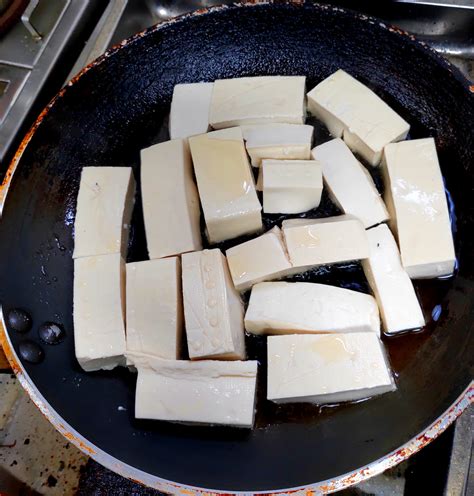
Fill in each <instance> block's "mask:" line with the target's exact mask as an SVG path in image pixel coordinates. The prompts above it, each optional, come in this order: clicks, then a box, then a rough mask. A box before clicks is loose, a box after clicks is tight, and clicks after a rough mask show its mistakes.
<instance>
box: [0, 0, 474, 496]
mask: <svg viewBox="0 0 474 496" xmlns="http://www.w3.org/2000/svg"><path fill="white" fill-rule="evenodd" d="M271 4H276V5H277V6H278V5H283V6H285V5H286V6H294V7H301V8H303V7H304V8H308V7H310V8H314V9H315V10H331V11H333V12H342V13H344V14H346V15H351V16H353V17H354V18H356V19H358V20H361V21H365V22H369V23H371V24H378V25H379V27H380V28H382V29H386V30H388V31H391V32H393V33H395V34H397V35H399V36H403V37H405V38H408V39H409V40H410V41H411V42H412V43H414V44H415V45H416V46H417V47H418V49H421V50H424V51H425V52H426V53H427V54H429V55H430V56H431V57H433V58H436V59H437V61H438V63H441V64H442V65H444V66H445V68H446V69H447V70H449V71H450V72H451V73H452V74H453V76H454V77H455V78H456V79H457V80H458V81H459V82H460V83H461V84H462V85H463V86H465V88H466V91H467V94H468V93H469V92H471V93H473V94H474V85H473V84H471V82H470V81H469V80H467V79H466V78H465V77H464V75H463V74H462V73H461V72H460V70H459V69H457V68H456V67H455V66H453V65H452V64H451V63H450V62H449V61H447V60H446V59H445V58H443V57H442V56H441V55H439V54H438V53H437V52H436V51H435V50H434V49H432V48H431V47H430V46H428V45H427V44H426V43H424V42H422V41H419V40H417V39H416V37H415V36H414V35H412V34H410V33H408V32H406V31H403V30H402V29H400V28H398V27H396V26H393V25H390V24H388V23H385V22H383V21H382V20H380V19H378V18H376V17H372V16H368V15H366V14H362V13H359V12H356V11H353V10H351V9H346V8H341V7H335V6H332V5H323V4H317V3H315V4H311V5H308V4H304V3H303V2H302V1H301V0H287V1H285V2H281V1H279V0H264V1H260V0H248V1H244V2H241V3H235V4H232V5H217V6H213V7H210V8H207V9H200V10H197V11H194V12H190V13H185V14H183V15H180V16H177V17H175V18H172V19H169V20H167V21H164V22H161V23H158V24H155V25H154V26H151V27H148V28H146V29H145V30H143V31H141V32H139V33H136V34H134V35H132V36H131V37H129V38H127V39H125V40H123V41H121V42H120V43H118V44H116V45H114V46H113V47H111V48H110V49H109V50H107V51H106V52H105V53H104V54H102V55H101V56H100V57H98V58H97V59H95V60H94V61H92V62H91V63H89V64H88V65H87V66H86V67H84V68H83V69H82V70H81V71H80V72H79V73H78V74H77V75H76V76H74V77H73V78H72V79H71V80H70V81H69V82H68V83H67V84H66V85H65V86H64V87H63V88H62V89H61V90H60V91H59V92H58V93H57V94H56V95H55V96H54V97H53V99H52V100H51V101H50V102H49V103H48V104H47V106H46V107H45V108H44V109H43V111H42V112H41V113H40V114H39V116H38V117H37V119H36V121H35V122H34V124H33V125H32V127H31V128H30V130H29V131H28V132H27V134H26V135H25V137H24V138H23V139H22V141H21V143H20V145H19V147H18V150H17V151H16V152H15V155H14V157H13V159H12V161H11V163H10V165H9V167H8V169H7V172H6V174H5V177H4V179H3V182H2V184H1V185H0V220H1V216H2V212H3V207H4V204H5V202H6V198H7V194H8V191H9V188H10V184H11V182H12V179H13V176H14V173H15V170H16V168H17V166H18V165H19V162H20V160H21V157H22V156H23V153H24V151H25V149H26V147H27V146H28V144H29V142H30V141H31V139H32V137H33V135H34V134H35V132H36V130H37V128H38V127H39V126H40V125H41V123H42V121H43V119H44V118H45V117H46V115H47V114H48V113H49V111H50V110H51V108H53V107H54V105H56V103H57V102H58V101H59V100H60V99H61V98H62V97H63V95H64V94H65V92H66V91H68V89H69V87H71V86H73V85H74V84H75V83H76V82H77V81H78V80H79V79H80V78H81V77H82V76H84V74H86V73H87V72H89V70H91V69H93V68H94V67H96V66H99V65H101V64H102V63H103V62H105V61H106V60H107V59H108V58H109V57H111V56H113V55H114V54H115V53H117V52H118V51H120V50H121V49H122V48H124V47H126V46H129V45H132V44H134V43H136V42H137V41H138V40H140V39H141V38H143V37H144V36H146V35H148V34H149V33H155V32H157V31H160V30H161V29H166V28H167V27H168V26H170V25H173V24H174V23H176V22H183V21H185V20H186V19H187V18H191V17H197V16H200V15H203V14H207V13H210V12H217V11H220V10H227V9H233V8H236V7H241V8H242V7H254V6H255V7H257V6H261V5H271ZM0 345H2V346H3V348H4V350H5V354H6V356H7V359H8V361H9V363H10V366H11V367H12V370H13V372H14V373H15V375H16V377H17V378H18V380H19V382H20V384H21V385H22V387H23V389H25V390H26V392H27V393H28V395H29V396H30V398H31V399H32V401H33V402H34V404H35V405H36V406H37V408H38V409H39V410H40V411H41V412H42V413H43V415H44V416H45V417H46V418H47V419H48V420H49V421H50V422H51V423H52V424H53V425H54V427H55V428H56V429H57V430H58V431H59V432H60V433H61V434H62V435H63V436H64V437H65V438H66V439H67V440H68V441H70V442H72V443H73V444H74V445H75V446H76V447H77V448H78V449H80V450H81V451H82V452H84V453H86V454H87V455H89V456H90V457H91V458H93V459H94V460H96V461H97V462H98V463H100V464H101V465H103V466H105V467H107V468H109V469H110V470H112V471H114V472H116V473H118V474H120V475H122V476H123V477H126V478H128V479H130V480H132V481H134V482H137V483H140V484H143V485H146V486H149V487H152V488H155V489H159V490H161V491H164V492H166V493H172V494H176V493H178V492H180V493H183V494H186V495H187V496H194V495H202V496H204V495H206V496H207V495H209V494H236V495H240V494H268V493H272V494H289V493H291V494H297V495H299V494H301V495H303V494H304V495H306V496H308V495H310V496H312V495H313V494H321V493H332V492H335V491H339V490H341V489H344V488H347V487H350V486H352V485H354V484H357V483H359V482H362V481H363V480H366V479H368V478H370V477H373V476H375V475H377V474H380V473H382V472H383V471H385V470H387V469H388V468H391V467H393V466H395V465H397V464H399V463H400V462H402V461H403V460H406V459H407V458H409V457H410V456H411V455H412V454H414V453H416V452H418V451H419V450H420V449H421V448H423V447H424V446H426V445H427V444H429V443H430V442H431V441H432V440H433V439H435V438H436V437H438V436H439V435H440V434H441V433H442V432H444V431H445V430H446V429H447V427H448V426H449V425H451V423H452V422H454V421H455V420H456V419H457V418H458V417H459V416H460V415H461V414H462V413H463V411H464V410H466V409H467V408H468V406H469V405H470V404H472V403H474V381H471V382H470V384H469V386H468V387H467V388H466V389H465V390H464V391H463V393H461V395H460V396H459V397H458V398H457V399H456V400H455V402H454V403H453V404H452V405H451V406H450V407H449V408H448V409H447V410H446V411H445V412H444V413H442V414H441V415H440V416H439V417H438V418H437V419H436V420H435V421H434V422H433V423H432V424H430V425H429V426H428V427H426V428H425V429H424V430H423V431H421V432H420V433H419V434H418V435H417V436H415V437H413V438H412V439H410V440H409V441H408V442H407V443H405V444H404V445H403V446H401V447H399V448H398V449H396V450H394V451H392V452H391V453H388V454H386V455H385V456H383V457H381V458H379V459H378V460H375V461H374V462H371V463H370V464H367V465H366V466H364V467H361V468H358V469H354V470H353V471H352V472H348V473H346V474H341V475H339V476H336V477H334V478H332V479H328V480H326V481H321V482H315V483H311V484H307V485H304V486H298V487H294V488H286V489H282V488H279V489H275V490H272V489H267V490H265V491H253V492H248V491H232V490H219V489H206V488H201V487H197V486H190V485H186V484H182V483H177V482H173V481H170V480H167V479H163V478H161V477H158V476H155V475H152V474H149V473H147V472H144V471H142V470H140V469H137V468H135V467H133V466H131V465H129V464H127V463H124V462H122V461H120V460H118V459H117V458H114V457H113V456H111V455H110V454H108V453H106V452H105V451H103V450H101V449H100V448H98V447H97V446H95V445H94V444H93V443H91V442H89V441H88V440H87V439H86V438H84V437H83V436H82V435H81V434H79V433H78V432H77V431H76V430H75V429H73V428H72V426H70V425H69V424H68V423H67V422H66V421H65V420H64V419H63V418H62V417H61V416H60V415H59V414H58V413H57V412H56V411H55V410H54V408H53V407H52V406H51V405H50V404H49V403H48V402H47V401H46V399H45V398H44V397H43V396H42V394H41V393H40V391H39V390H38V389H37V388H36V386H35V384H34V382H33V381H32V380H31V378H30V377H29V375H28V373H27V372H26V370H25V369H24V367H23V365H22V363H21V361H20V360H19V358H18V356H17V354H16V352H15V351H14V349H13V345H12V343H11V341H10V337H9V335H8V332H7V330H6V325H5V320H4V315H3V310H2V308H1V307H0Z"/></svg>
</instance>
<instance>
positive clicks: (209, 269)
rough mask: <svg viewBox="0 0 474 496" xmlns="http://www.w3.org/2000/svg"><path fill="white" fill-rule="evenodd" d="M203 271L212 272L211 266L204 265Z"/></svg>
mask: <svg viewBox="0 0 474 496" xmlns="http://www.w3.org/2000/svg"><path fill="white" fill-rule="evenodd" d="M204 272H212V267H211V266H210V265H205V266H204Z"/></svg>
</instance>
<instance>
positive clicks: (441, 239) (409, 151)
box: [382, 138, 456, 279]
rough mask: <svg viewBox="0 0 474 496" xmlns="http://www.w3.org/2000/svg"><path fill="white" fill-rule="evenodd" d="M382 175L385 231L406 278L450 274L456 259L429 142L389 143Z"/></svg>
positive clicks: (432, 148)
mask: <svg viewBox="0 0 474 496" xmlns="http://www.w3.org/2000/svg"><path fill="white" fill-rule="evenodd" d="M382 171H383V175H384V181H385V203H386V204H387V208H388V209H389V212H390V218H391V222H390V227H391V228H392V230H393V232H394V233H395V234H396V235H397V238H398V245H399V247H400V253H401V257H402V265H403V267H404V268H405V270H406V271H407V273H408V275H409V276H410V277H411V278H412V279H424V278H431V277H440V276H448V275H451V274H452V273H453V271H454V267H455V264H456V255H455V252H454V242H453V234H452V230H451V222H450V218H449V210H448V203H447V200H446V193H445V190H444V183H443V177H442V175H441V169H440V167H439V162H438V156H437V153H436V146H435V142H434V140H433V138H425V139H418V140H411V141H405V142H403V143H397V144H392V145H388V146H387V147H386V148H385V155H384V162H383V168H382Z"/></svg>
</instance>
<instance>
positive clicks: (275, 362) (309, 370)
mask: <svg viewBox="0 0 474 496" xmlns="http://www.w3.org/2000/svg"><path fill="white" fill-rule="evenodd" d="M267 353H268V377H267V398H268V399H269V400H270V401H274V402H275V403H315V404H318V405H322V404H325V403H340V402H343V401H356V400H361V399H363V398H368V397H370V396H376V395H378V394H383V393H387V392H389V391H394V390H395V389H396V386H395V383H394V380H393V377H392V374H391V371H390V369H389V366H388V363H387V359H386V357H385V352H384V349H383V345H382V343H381V341H380V339H379V338H378V337H377V335H375V334H372V333H368V332H357V333H348V334H338V335H327V336H298V335H290V336H272V337H269V338H268V344H267Z"/></svg>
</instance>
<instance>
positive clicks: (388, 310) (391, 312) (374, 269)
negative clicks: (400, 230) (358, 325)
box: [362, 224, 425, 334]
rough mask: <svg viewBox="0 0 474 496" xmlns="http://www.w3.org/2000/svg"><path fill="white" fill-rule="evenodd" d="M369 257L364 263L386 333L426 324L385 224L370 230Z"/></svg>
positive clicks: (395, 245) (396, 248)
mask: <svg viewBox="0 0 474 496" xmlns="http://www.w3.org/2000/svg"><path fill="white" fill-rule="evenodd" d="M367 238H368V240H369V250H370V254H369V258H367V259H366V260H363V261H362V267H363V268H364V272H365V276H366V277H367V280H368V281H369V284H370V287H371V288H372V291H373V292H374V294H375V297H376V299H377V303H378V305H379V308H380V313H381V315H382V326H383V329H384V331H385V332H386V333H387V334H396V333H397V332H401V331H408V330H410V329H419V328H420V327H423V326H424V325H425V319H424V317H423V312H422V310H421V307H420V304H419V302H418V298H417V296H416V293H415V290H414V288H413V284H412V282H411V279H410V278H409V277H408V274H407V273H406V271H405V269H404V268H403V267H402V263H401V260H400V253H399V251H398V246H397V243H396V241H395V239H394V237H393V235H392V233H391V232H390V229H389V228H388V227H387V226H386V225H385V224H382V225H380V226H377V227H374V228H372V229H369V230H368V231H367Z"/></svg>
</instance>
